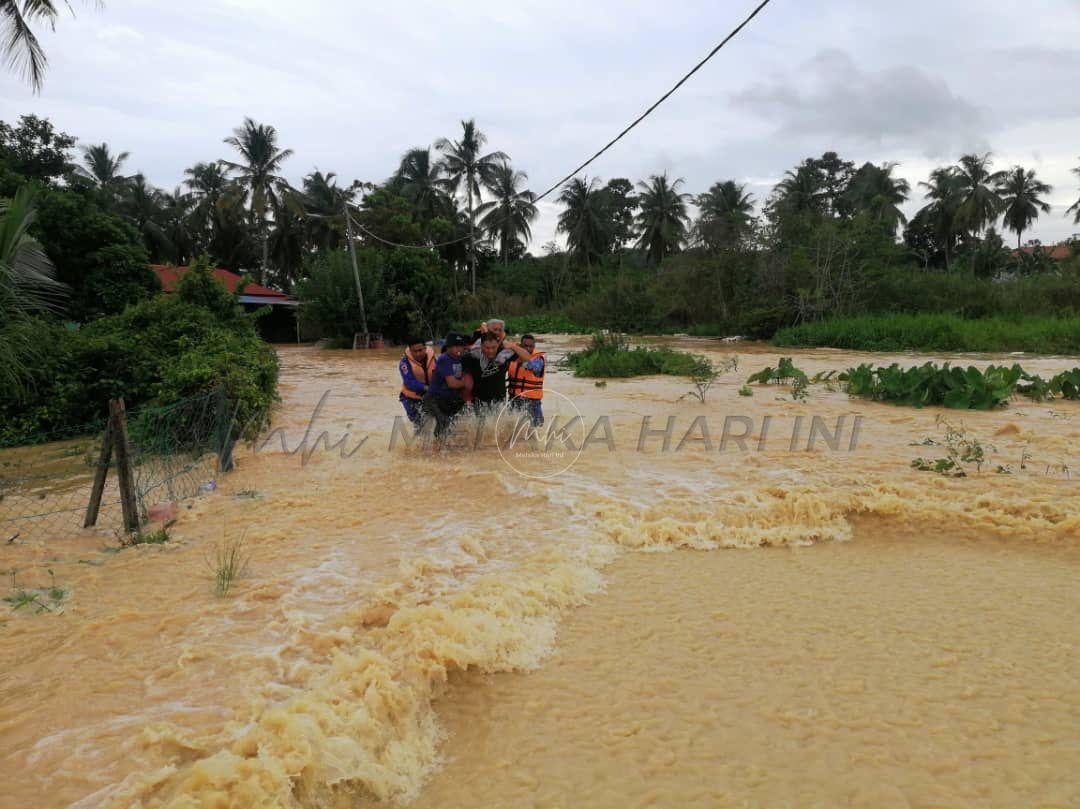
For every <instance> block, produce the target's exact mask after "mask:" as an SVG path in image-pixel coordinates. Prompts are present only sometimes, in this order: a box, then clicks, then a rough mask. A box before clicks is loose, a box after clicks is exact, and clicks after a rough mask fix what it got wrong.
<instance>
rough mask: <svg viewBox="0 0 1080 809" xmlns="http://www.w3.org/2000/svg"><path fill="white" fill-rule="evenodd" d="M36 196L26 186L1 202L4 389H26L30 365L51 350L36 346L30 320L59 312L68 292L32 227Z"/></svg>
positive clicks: (0, 363)
mask: <svg viewBox="0 0 1080 809" xmlns="http://www.w3.org/2000/svg"><path fill="white" fill-rule="evenodd" d="M36 196H37V192H36V190H35V189H34V188H33V186H30V185H25V186H23V187H22V188H21V189H19V191H18V193H16V194H15V197H14V198H13V199H0V386H2V387H5V388H10V389H11V390H15V391H22V390H23V388H24V384H25V382H26V378H27V376H28V373H27V371H28V367H29V366H30V365H31V364H32V363H34V362H36V361H37V360H38V359H39V357H40V354H41V353H42V352H44V351H47V350H48V348H49V347H48V346H44V345H40V344H37V343H36V341H34V340H33V336H32V332H30V331H28V330H26V329H25V328H24V327H25V326H26V323H27V321H29V319H30V318H31V317H33V316H34V315H38V314H41V313H43V312H50V311H55V310H57V309H58V308H60V306H59V303H60V301H61V300H62V298H63V295H64V293H65V292H66V288H65V287H64V285H63V284H61V283H59V282H58V281H57V280H56V272H55V269H54V267H53V265H52V262H51V261H49V257H48V256H47V255H45V251H44V250H43V249H42V248H41V244H40V243H39V242H38V240H37V239H35V238H34V237H33V236H32V235H31V233H30V228H31V227H32V226H33V224H34V222H35V221H36V219H37V207H36V201H35V199H36Z"/></svg>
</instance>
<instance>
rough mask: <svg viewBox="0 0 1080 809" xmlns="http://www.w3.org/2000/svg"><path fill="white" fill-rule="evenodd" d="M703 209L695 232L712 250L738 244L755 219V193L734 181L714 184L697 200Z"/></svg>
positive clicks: (700, 208) (697, 203) (699, 207)
mask: <svg viewBox="0 0 1080 809" xmlns="http://www.w3.org/2000/svg"><path fill="white" fill-rule="evenodd" d="M694 204H695V205H697V206H698V210H699V211H700V213H699V215H698V219H697V222H696V223H695V225H694V231H695V234H696V236H697V238H698V239H700V240H701V242H702V243H704V244H705V246H706V247H707V248H708V249H709V250H712V251H716V250H720V249H723V248H728V247H733V246H735V245H738V244H739V243H740V242H741V241H742V240H743V239H744V238H745V237H746V235H747V234H748V233H749V232H750V230H751V228H752V226H753V221H754V195H753V194H751V193H750V192H748V191H747V190H746V186H745V185H739V184H738V183H736V182H735V181H734V180H724V181H723V182H719V183H713V185H712V187H711V188H710V189H709V190H708V191H706V192H705V193H704V194H699V195H698V196H697V198H696V199H695V200H694Z"/></svg>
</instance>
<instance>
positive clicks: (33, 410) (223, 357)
mask: <svg viewBox="0 0 1080 809" xmlns="http://www.w3.org/2000/svg"><path fill="white" fill-rule="evenodd" d="M25 328H27V329H29V330H31V331H32V332H33V335H32V336H33V338H34V339H36V340H40V341H42V342H43V343H44V344H46V345H48V346H49V347H50V351H49V352H48V361H47V362H45V363H43V364H41V365H40V366H38V367H36V368H34V369H32V375H31V379H30V380H29V381H28V385H27V387H26V390H25V391H23V392H21V393H20V392H16V391H6V390H5V391H0V444H19V443H31V442H34V441H40V440H44V439H47V438H48V437H49V436H53V435H56V434H57V433H70V431H71V430H73V429H77V428H78V427H80V426H82V425H85V424H88V423H91V422H94V421H98V420H100V419H102V418H103V416H104V414H105V406H106V403H107V401H108V400H109V399H111V398H116V397H121V396H122V397H123V398H124V400H125V404H126V405H127V407H128V408H129V409H135V408H139V407H143V406H162V405H169V404H173V403H175V402H177V401H180V400H182V399H186V398H189V397H195V396H200V395H203V394H206V393H208V392H210V391H212V390H213V389H214V388H216V387H217V386H218V385H224V386H225V393H226V395H227V396H228V397H229V398H230V399H232V400H234V402H235V403H236V408H237V410H236V420H237V429H238V431H244V432H246V433H247V436H248V437H250V435H251V433H252V431H254V430H255V429H257V426H258V425H259V424H260V423H261V422H262V421H263V420H264V419H265V418H266V416H267V415H268V414H269V412H270V408H271V406H272V405H273V403H274V402H275V401H276V398H277V394H276V390H277V377H278V361H277V355H276V354H275V353H274V350H273V349H272V348H271V347H270V346H269V345H267V344H266V343H264V342H263V341H262V340H261V339H260V338H259V335H258V332H257V331H256V328H255V317H254V316H252V315H248V314H245V313H244V311H243V309H242V308H241V307H240V306H239V304H238V302H237V299H236V296H235V295H234V294H230V293H229V292H227V291H226V290H225V288H224V287H223V286H222V285H221V284H220V283H218V282H217V281H216V280H215V279H214V277H213V276H212V275H211V274H210V273H209V272H207V271H206V270H205V266H204V267H203V269H202V270H199V271H196V270H193V271H191V272H190V273H188V274H186V275H185V276H184V277H183V278H182V279H181V281H180V284H179V288H178V293H177V294H176V295H169V296H158V297H155V298H151V299H149V300H145V301H142V302H141V303H138V304H135V305H131V306H128V307H127V308H126V309H124V311H123V312H121V313H120V314H117V315H108V316H105V317H101V318H98V319H97V320H93V321H91V322H90V323H88V324H87V325H85V326H83V327H82V328H80V329H79V330H77V331H70V330H67V329H65V328H63V327H61V326H59V325H56V324H52V323H49V322H48V321H45V320H39V321H32V322H30V323H27V324H26V326H25Z"/></svg>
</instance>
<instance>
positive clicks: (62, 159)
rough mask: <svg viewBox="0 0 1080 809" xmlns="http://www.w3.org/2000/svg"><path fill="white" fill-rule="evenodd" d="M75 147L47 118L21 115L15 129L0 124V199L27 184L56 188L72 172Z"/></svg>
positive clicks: (5, 124) (1, 122) (71, 138)
mask: <svg viewBox="0 0 1080 809" xmlns="http://www.w3.org/2000/svg"><path fill="white" fill-rule="evenodd" d="M74 146H75V138H74V137H72V136H71V135H68V134H65V133H63V132H57V131H56V129H55V128H54V127H53V125H52V123H51V122H50V121H49V120H48V119H46V118H38V117H37V116H36V115H23V116H21V117H20V118H19V122H18V123H17V124H15V125H14V126H12V125H11V124H8V123H5V122H4V121H0V196H14V194H15V192H16V191H17V190H18V189H19V187H20V186H21V185H22V184H23V183H25V182H27V181H32V182H37V183H40V184H41V185H44V186H52V185H56V184H57V181H58V180H61V179H63V178H65V177H67V176H68V175H69V174H70V173H71V171H72V169H73V166H72V164H71V159H70V155H69V152H70V151H71V149H72V148H73V147H74Z"/></svg>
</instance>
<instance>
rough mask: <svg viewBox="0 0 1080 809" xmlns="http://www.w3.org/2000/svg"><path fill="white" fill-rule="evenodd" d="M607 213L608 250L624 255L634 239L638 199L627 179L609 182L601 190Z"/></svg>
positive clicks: (605, 226) (632, 185)
mask: <svg viewBox="0 0 1080 809" xmlns="http://www.w3.org/2000/svg"><path fill="white" fill-rule="evenodd" d="M601 194H602V196H603V203H604V204H603V208H604V212H605V216H604V219H605V223H604V230H605V231H606V233H607V236H608V245H607V250H608V251H609V252H615V253H619V254H620V255H621V254H622V251H623V249H624V248H626V246H627V245H629V244H630V242H631V241H632V240H633V237H634V217H635V214H636V213H637V207H638V199H637V195H636V194H634V184H633V183H632V182H630V181H629V180H627V179H626V178H625V177H615V178H614V179H611V180H608V182H607V185H605V186H604V187H603V188H602V189H601Z"/></svg>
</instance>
